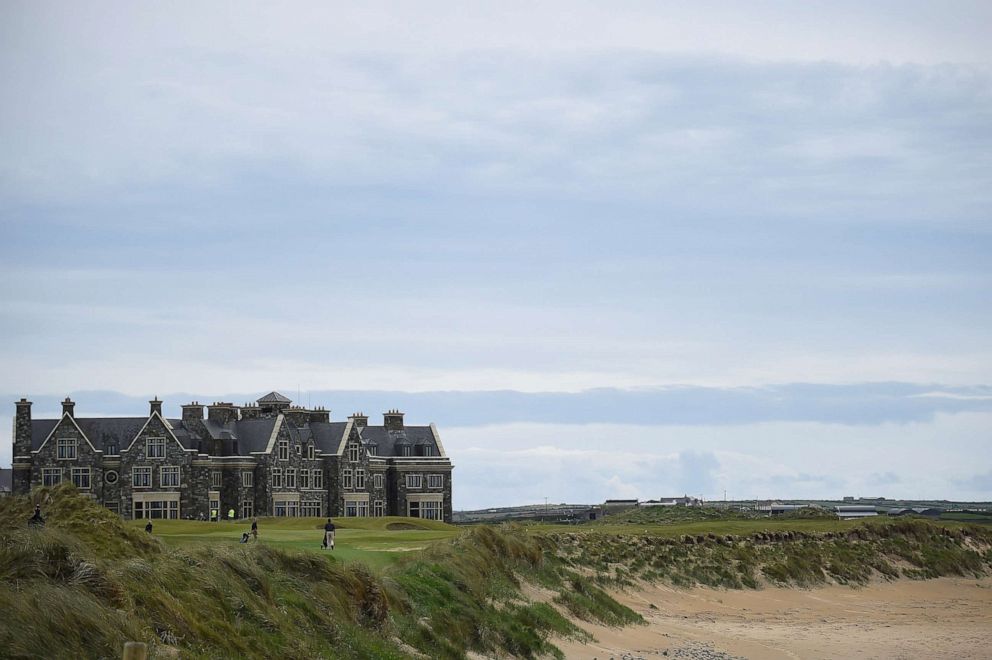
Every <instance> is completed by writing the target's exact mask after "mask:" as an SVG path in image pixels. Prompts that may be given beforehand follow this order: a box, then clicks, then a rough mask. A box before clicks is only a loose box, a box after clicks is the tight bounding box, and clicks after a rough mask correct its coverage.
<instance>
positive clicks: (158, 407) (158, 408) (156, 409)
mask: <svg viewBox="0 0 992 660" xmlns="http://www.w3.org/2000/svg"><path fill="white" fill-rule="evenodd" d="M148 406H149V410H148V416H149V417H151V416H152V415H154V414H155V413H158V416H159V417H161V416H162V402H161V401H159V400H158V397H157V396H156V397H155V398H154V399H152V400H151V401H149V402H148Z"/></svg>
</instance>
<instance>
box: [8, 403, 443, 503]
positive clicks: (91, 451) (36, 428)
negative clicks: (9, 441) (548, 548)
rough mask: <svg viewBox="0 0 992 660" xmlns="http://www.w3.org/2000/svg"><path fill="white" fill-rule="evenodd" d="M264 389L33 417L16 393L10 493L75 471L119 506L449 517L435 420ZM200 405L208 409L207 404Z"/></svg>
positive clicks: (66, 409)
mask: <svg viewBox="0 0 992 660" xmlns="http://www.w3.org/2000/svg"><path fill="white" fill-rule="evenodd" d="M292 403H293V402H292V401H290V400H289V399H288V398H286V397H285V396H283V395H281V394H279V393H278V392H270V393H269V394H266V395H265V396H263V397H262V398H261V399H259V400H258V401H256V402H255V403H253V404H245V405H243V406H236V405H234V404H233V403H214V404H212V405H208V406H204V405H202V404H200V403H197V402H195V401H194V402H193V403H189V404H186V405H184V406H182V418H181V419H167V418H166V417H164V416H163V414H162V402H161V401H159V400H158V398H157V397H156V399H155V400H153V401H150V402H149V406H150V407H149V411H148V416H147V417H77V416H76V413H75V403H73V402H72V401H71V400H69V399H68V398H66V400H65V401H64V402H62V416H61V417H60V418H58V419H32V417H31V402H30V401H28V400H26V399H21V400H20V401H18V402H16V403H15V404H14V405H15V407H16V415H15V418H14V436H13V440H14V451H13V483H12V490H13V492H14V493H26V492H28V491H29V490H30V489H31V488H32V487H35V486H42V485H44V486H54V485H56V484H59V483H61V482H62V481H71V482H72V483H73V484H75V486H76V488H78V489H79V490H80V491H82V492H85V493H88V494H89V495H90V496H91V497H93V498H94V499H96V500H97V501H99V502H101V503H102V504H103V505H104V506H106V507H107V508H109V509H112V510H113V511H117V512H119V513H120V514H121V515H122V516H124V517H125V518H210V517H211V516H212V514H213V512H215V511H216V512H218V514H219V515H220V516H222V517H223V516H226V515H227V512H228V511H230V510H232V509H233V510H234V512H235V516H236V517H238V518H248V517H251V516H322V517H323V516H335V517H337V516H345V517H353V516H362V517H364V516H410V517H414V518H428V519H432V520H444V521H448V522H450V521H451V470H452V465H451V461H450V460H449V459H448V456H447V454H446V453H445V451H444V446H443V445H442V444H441V437H440V435H439V434H438V431H437V427H436V426H435V425H434V424H431V425H429V426H407V425H406V424H405V423H404V421H403V413H401V412H399V411H398V410H390V411H389V412H387V413H385V414H384V415H383V424H382V426H371V425H369V423H368V421H369V420H368V417H367V416H365V415H363V414H361V413H356V414H354V415H352V416H351V417H349V418H348V419H347V420H346V421H343V422H332V421H331V419H330V412H329V411H327V410H326V409H323V408H315V409H313V410H308V409H305V408H301V407H298V406H294V405H292ZM204 408H206V414H204Z"/></svg>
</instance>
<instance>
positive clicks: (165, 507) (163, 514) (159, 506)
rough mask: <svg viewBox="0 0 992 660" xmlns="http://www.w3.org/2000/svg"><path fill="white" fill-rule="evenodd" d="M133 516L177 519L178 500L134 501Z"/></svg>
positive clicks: (136, 518) (136, 517)
mask: <svg viewBox="0 0 992 660" xmlns="http://www.w3.org/2000/svg"><path fill="white" fill-rule="evenodd" d="M149 469H151V468H149ZM134 518H135V520H138V519H141V518H152V519H159V520H161V519H166V518H167V519H169V520H178V519H179V501H178V500H151V501H148V502H141V501H135V503H134Z"/></svg>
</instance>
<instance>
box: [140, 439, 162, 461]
mask: <svg viewBox="0 0 992 660" xmlns="http://www.w3.org/2000/svg"><path fill="white" fill-rule="evenodd" d="M145 453H146V454H147V456H148V458H165V438H148V441H147V442H146V443H145Z"/></svg>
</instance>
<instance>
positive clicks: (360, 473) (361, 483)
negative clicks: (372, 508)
mask: <svg viewBox="0 0 992 660" xmlns="http://www.w3.org/2000/svg"><path fill="white" fill-rule="evenodd" d="M355 488H357V489H358V490H365V470H355Z"/></svg>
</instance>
